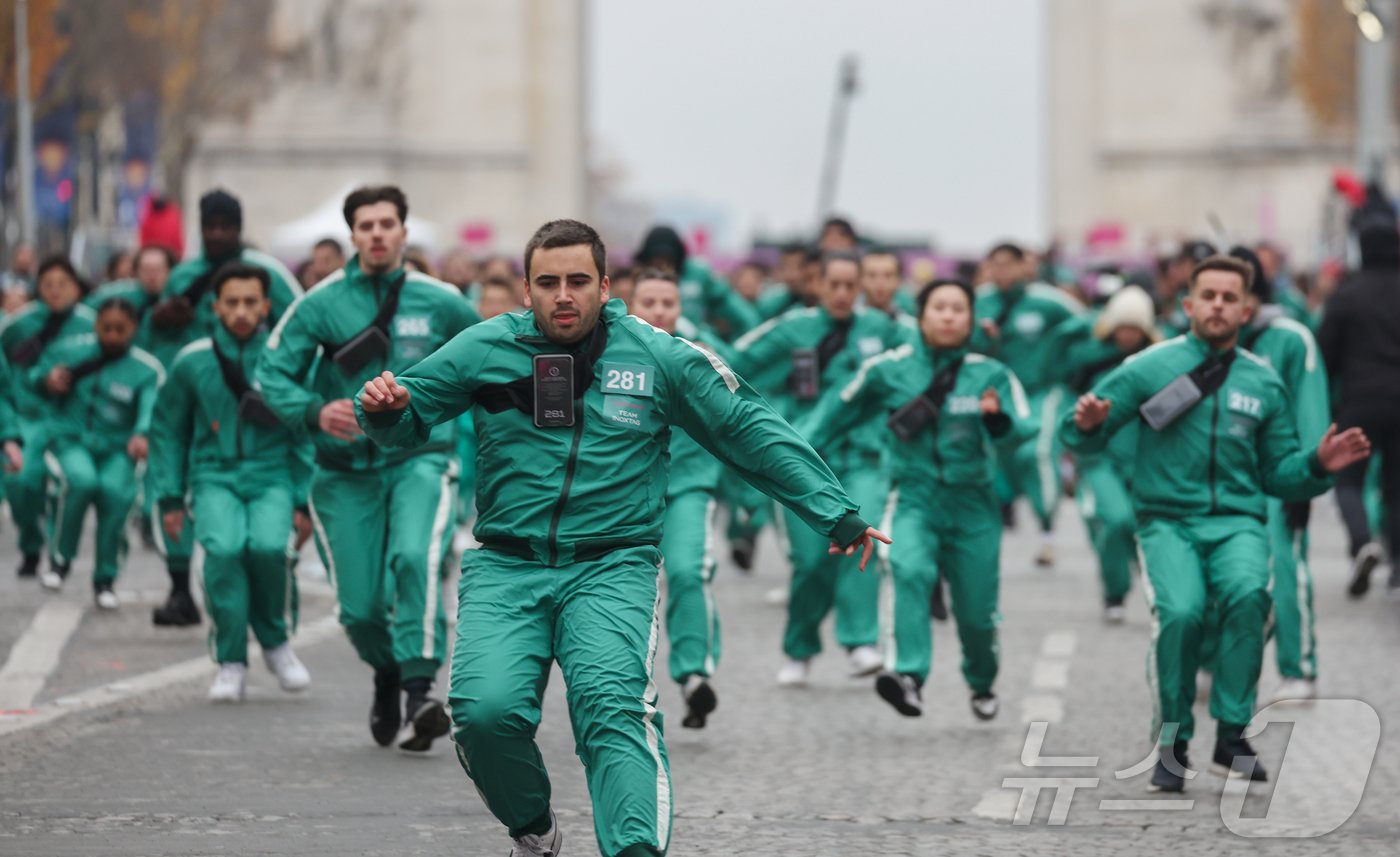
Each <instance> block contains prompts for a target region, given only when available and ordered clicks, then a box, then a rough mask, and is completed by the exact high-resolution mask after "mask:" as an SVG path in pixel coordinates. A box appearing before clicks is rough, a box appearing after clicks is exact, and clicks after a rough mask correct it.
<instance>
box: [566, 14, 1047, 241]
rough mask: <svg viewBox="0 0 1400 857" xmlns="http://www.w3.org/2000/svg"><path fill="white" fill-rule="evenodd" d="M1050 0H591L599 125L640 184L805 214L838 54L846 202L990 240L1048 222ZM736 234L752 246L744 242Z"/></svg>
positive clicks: (612, 155)
mask: <svg viewBox="0 0 1400 857" xmlns="http://www.w3.org/2000/svg"><path fill="white" fill-rule="evenodd" d="M1040 5H1041V4H1040V2H1039V0H997V2H984V0H863V2H855V0H807V2H798V0H705V2H697V0H691V2H679V0H677V2H657V0H593V2H592V3H591V5H590V8H591V12H592V21H591V29H592V33H591V41H590V50H591V51H592V55H591V64H592V69H591V71H592V76H591V87H592V91H591V96H590V97H591V111H592V129H591V130H592V139H593V140H594V142H595V144H596V145H597V148H598V151H599V152H600V153H602V154H603V155H605V156H606V157H607V158H609V159H611V160H615V161H616V162H618V163H620V164H621V165H622V166H624V167H625V169H626V176H627V178H626V183H625V188H626V191H627V193H628V194H629V195H631V196H634V197H637V198H639V199H642V200H646V201H649V202H658V203H661V204H663V205H672V206H676V205H686V204H695V205H698V206H713V207H715V208H718V209H721V210H723V211H724V212H726V213H727V214H728V216H729V217H730V218H731V226H732V229H731V233H730V234H731V236H736V237H738V238H739V239H740V240H742V241H747V238H748V235H749V233H750V232H751V230H753V229H759V230H763V231H768V232H778V231H784V230H797V229H804V228H808V227H810V226H811V225H812V224H813V222H814V220H815V217H816V205H817V185H818V178H819V173H820V170H821V159H822V151H823V147H824V144H825V139H826V129H827V124H828V119H829V115H830V112H831V102H832V95H833V91H834V89H835V82H836V76H837V65H838V62H839V58H840V57H841V56H842V55H843V54H847V53H852V54H855V55H856V56H857V57H858V59H859V63H860V91H859V93H858V94H857V96H856V99H855V101H854V103H853V105H852V108H851V120H850V126H849V131H848V135H847V140H846V153H845V159H844V163H843V167H842V173H841V179H840V185H839V190H838V192H837V196H836V208H837V210H838V211H840V212H842V213H845V214H848V215H849V216H850V217H851V218H852V219H853V220H854V221H855V222H856V225H857V227H858V228H861V229H870V230H879V231H880V232H881V233H884V234H886V235H891V236H898V237H918V236H927V237H931V238H933V239H934V240H936V241H938V242H939V243H940V244H941V245H942V246H943V247H946V248H951V249H960V250H977V249H981V248H982V247H983V246H984V245H986V244H987V243H989V242H991V241H993V240H995V239H998V238H1002V237H1012V238H1019V239H1038V238H1040V237H1041V233H1042V231H1043V221H1044V218H1043V210H1042V209H1043V205H1042V197H1043V187H1042V173H1043V163H1042V162H1043V146H1042V142H1041V141H1042V136H1043V135H1042V124H1043V121H1042V108H1043V103H1042V102H1043V87H1042V78H1043V71H1042V67H1043V63H1042V56H1043V51H1042V46H1041V24H1042V12H1041V8H1040ZM734 249H743V246H740V247H737V248H734Z"/></svg>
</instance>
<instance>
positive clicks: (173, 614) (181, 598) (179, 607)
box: [151, 592, 201, 628]
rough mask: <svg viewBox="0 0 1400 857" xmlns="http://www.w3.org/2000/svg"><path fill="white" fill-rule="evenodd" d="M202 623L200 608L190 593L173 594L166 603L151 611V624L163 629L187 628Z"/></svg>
mask: <svg viewBox="0 0 1400 857" xmlns="http://www.w3.org/2000/svg"><path fill="white" fill-rule="evenodd" d="M200 621H201V617H200V615H199V606H198V605H196V604H195V603H194V596H192V595H190V594H189V593H188V592H172V593H170V597H169V598H167V599H166V600H165V603H164V604H162V605H161V606H159V607H157V608H156V609H154V610H152V611H151V623H152V624H154V625H158V626H160V627H162V628H186V627H189V626H190V625H198V624H199V623H200Z"/></svg>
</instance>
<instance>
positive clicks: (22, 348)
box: [10, 309, 73, 367]
mask: <svg viewBox="0 0 1400 857" xmlns="http://www.w3.org/2000/svg"><path fill="white" fill-rule="evenodd" d="M72 317H73V311H72V310H71V309H70V310H68V311H67V312H50V313H49V317H48V318H46V319H44V324H43V326H42V327H40V328H39V330H38V331H37V332H36V333H34V334H33V335H32V336H28V337H25V338H24V339H22V340H20V341H19V343H18V344H17V345H15V347H14V350H13V351H11V352H10V362H11V363H13V364H14V365H16V366H20V367H28V366H33V365H34V364H35V363H38V362H39V358H40V357H41V356H43V354H44V349H45V348H48V347H49V345H50V344H51V343H52V342H53V341H54V339H56V338H57V337H58V332H59V331H60V330H62V329H63V325H64V323H66V322H67V321H68V319H70V318H72Z"/></svg>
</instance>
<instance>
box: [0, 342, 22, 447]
mask: <svg viewBox="0 0 1400 857" xmlns="http://www.w3.org/2000/svg"><path fill="white" fill-rule="evenodd" d="M7 440H11V441H15V442H16V443H20V444H23V443H24V436H23V435H22V434H20V430H19V416H18V415H17V414H16V413H15V379H14V376H13V375H12V374H10V361H9V360H8V359H7V358H6V357H5V352H4V351H3V350H0V442H3V441H7Z"/></svg>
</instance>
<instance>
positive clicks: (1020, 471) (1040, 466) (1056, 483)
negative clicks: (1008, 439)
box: [997, 387, 1064, 533]
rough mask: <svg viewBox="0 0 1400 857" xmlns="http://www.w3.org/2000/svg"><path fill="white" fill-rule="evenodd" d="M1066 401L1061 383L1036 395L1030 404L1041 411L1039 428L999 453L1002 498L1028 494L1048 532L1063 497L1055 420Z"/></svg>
mask: <svg viewBox="0 0 1400 857" xmlns="http://www.w3.org/2000/svg"><path fill="white" fill-rule="evenodd" d="M1063 401H1064V391H1063V390H1062V389H1060V388H1058V387H1057V388H1055V389H1053V390H1050V391H1049V392H1047V393H1044V394H1041V395H1040V396H1037V397H1036V398H1035V399H1033V400H1032V401H1031V408H1032V409H1033V410H1034V411H1035V413H1036V414H1038V415H1039V419H1040V432H1039V433H1038V434H1037V435H1036V436H1035V437H1033V438H1031V439H1030V440H1027V441H1026V442H1025V443H1023V444H1021V445H1020V446H1017V447H1015V449H1014V450H1011V451H1008V452H1005V453H999V454H998V456H997V459H998V462H999V463H1000V465H1001V473H1000V478H999V479H998V480H997V491H998V493H1000V495H1001V500H1002V502H1005V503H1009V502H1011V501H1012V500H1015V499H1016V498H1017V497H1020V496H1022V495H1025V497H1026V499H1028V500H1030V503H1031V509H1032V510H1034V511H1035V517H1036V521H1037V522H1038V523H1039V524H1040V529H1041V531H1042V532H1047V533H1048V532H1050V530H1051V529H1052V528H1053V527H1054V525H1055V505H1056V504H1057V503H1058V502H1059V499H1060V470H1059V457H1060V443H1059V441H1058V440H1057V439H1056V437H1055V424H1056V423H1057V422H1058V416H1059V412H1060V407H1061V404H1062V403H1063Z"/></svg>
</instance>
